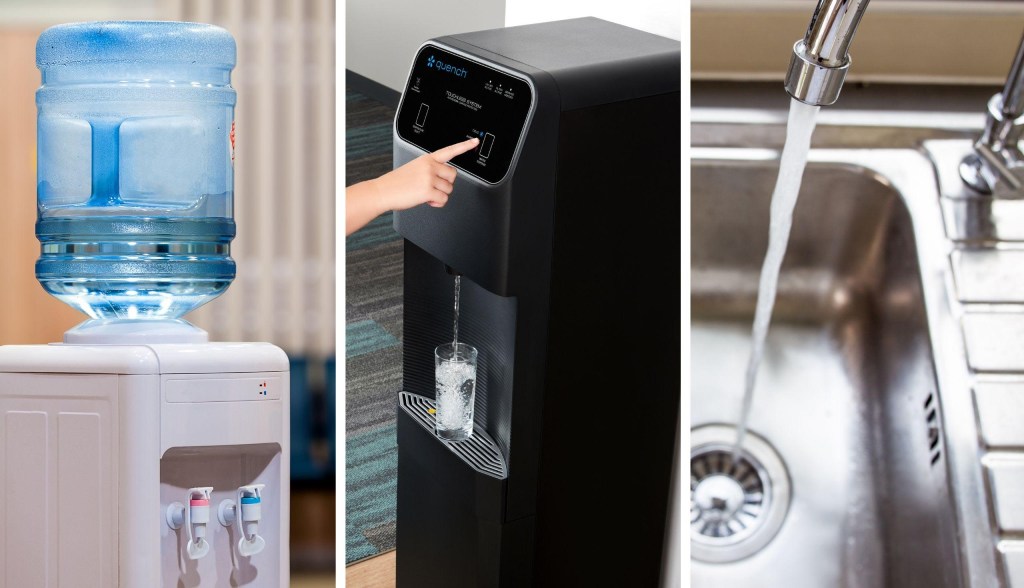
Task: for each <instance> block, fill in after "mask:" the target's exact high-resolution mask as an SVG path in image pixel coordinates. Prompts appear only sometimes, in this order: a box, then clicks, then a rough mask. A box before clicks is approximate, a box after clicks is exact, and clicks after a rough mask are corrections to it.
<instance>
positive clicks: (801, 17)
mask: <svg viewBox="0 0 1024 588" xmlns="http://www.w3.org/2000/svg"><path fill="white" fill-rule="evenodd" d="M814 5H815V2H814V0H807V1H806V2H799V3H794V2H776V3H774V4H773V3H771V2H760V3H756V4H754V3H751V2H743V1H742V0H725V1H717V2H705V1H702V0H696V1H695V2H694V6H693V9H692V12H691V16H692V18H691V33H692V36H691V54H692V74H693V77H694V78H695V79H738V80H776V79H777V80H781V79H782V78H783V76H784V75H785V72H786V67H787V66H788V64H789V55H790V50H791V48H792V46H793V43H794V42H796V41H797V40H798V39H800V38H803V35H804V33H805V32H806V30H807V25H808V22H809V21H810V16H811V13H812V11H813V8H814ZM1022 32H1024V3H1002V2H1000V3H991V2H956V3H951V2H888V3H886V2H878V1H876V2H872V3H871V5H870V6H869V7H868V9H867V13H866V16H865V17H864V21H863V22H862V23H861V26H860V28H859V30H858V31H857V36H856V38H855V39H854V42H853V46H852V48H851V55H852V56H853V64H852V66H851V68H850V74H849V78H848V79H850V80H852V81H874V82H888V81H901V82H931V83H953V84H963V83H970V84H979V83H989V84H998V83H1001V82H1002V81H1003V79H1004V78H1005V76H1006V72H1007V70H1008V69H1009V67H1010V62H1011V60H1012V59H1013V55H1014V53H1015V50H1016V48H1017V44H1018V42H1019V41H1020V37H1021V33H1022Z"/></svg>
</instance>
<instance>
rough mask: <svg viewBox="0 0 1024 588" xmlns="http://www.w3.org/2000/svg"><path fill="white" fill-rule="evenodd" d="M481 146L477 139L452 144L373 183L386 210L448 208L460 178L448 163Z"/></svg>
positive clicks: (420, 157) (421, 157)
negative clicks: (427, 207) (429, 206)
mask: <svg viewBox="0 0 1024 588" xmlns="http://www.w3.org/2000/svg"><path fill="white" fill-rule="evenodd" d="M479 144H480V140H479V139H477V138H475V137H474V138H473V139H469V140H466V141H463V142H461V143H456V144H454V145H449V146H448V147H444V148H442V149H438V150H437V151H434V152H433V153H427V154H425V155H421V156H419V157H417V158H416V159H414V160H412V161H410V162H409V163H407V164H405V165H403V166H401V167H399V168H398V169H396V170H393V171H391V172H388V173H386V174H384V175H383V176H381V177H379V178H377V179H375V180H371V182H372V183H373V184H374V188H375V189H376V191H377V194H378V197H379V198H380V202H381V204H383V206H384V207H385V209H386V210H405V209H407V208H412V207H414V206H418V205H420V204H423V203H427V204H429V205H431V206H434V207H441V206H444V205H445V203H447V202H448V196H449V195H450V194H451V193H452V186H453V184H454V183H455V176H456V175H458V172H457V171H456V169H455V168H454V167H452V166H450V165H448V162H449V161H450V160H452V159H453V158H455V157H457V156H459V155H461V154H463V153H465V152H467V151H471V150H473V149H475V148H476V146H477V145H479Z"/></svg>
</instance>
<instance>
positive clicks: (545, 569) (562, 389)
mask: <svg viewBox="0 0 1024 588" xmlns="http://www.w3.org/2000/svg"><path fill="white" fill-rule="evenodd" d="M679 128H680V101H679V94H678V93H671V94H663V95H658V96H653V97H649V98H645V99H641V100H633V101H627V102H619V103H615V104H609V105H604V106H599V107H594V108H587V109H580V110H574V111H569V112H565V113H563V115H562V120H561V125H560V131H559V137H560V138H559V159H558V162H559V163H558V185H557V188H556V189H557V199H556V210H555V233H554V255H553V261H552V271H551V276H552V278H551V279H552V287H551V311H550V332H549V339H548V358H549V360H548V361H549V365H548V369H547V379H546V384H545V395H544V408H543V411H544V412H543V421H544V422H543V435H542V439H543V445H542V447H541V461H540V483H539V495H538V511H537V529H536V538H537V559H536V563H535V565H536V585H538V586H656V585H657V583H658V577H659V573H660V569H661V557H662V546H663V542H664V535H665V528H666V512H667V507H668V499H669V484H670V477H671V464H672V459H673V455H672V452H673V447H674V440H675V429H676V422H677V418H678V411H679V402H680V395H681V382H680V356H681V347H680V309H679V304H680V296H681V287H680V271H681V263H680V243H681V241H680V239H681V234H680V220H679V219H680V212H681V209H680V207H681V191H680V166H681V160H680V137H679ZM609 138H613V139H609ZM513 474H514V471H513Z"/></svg>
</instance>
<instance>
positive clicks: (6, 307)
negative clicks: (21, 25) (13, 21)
mask: <svg viewBox="0 0 1024 588" xmlns="http://www.w3.org/2000/svg"><path fill="white" fill-rule="evenodd" d="M39 33H40V29H31V30H19V29H0V87H2V88H3V91H2V92H0V129H2V132H0V182H2V183H0V345H9V344H12V343H48V342H52V341H59V340H60V338H61V335H62V334H63V332H64V331H65V330H67V329H68V328H69V327H71V326H73V325H75V324H76V323H78V322H81V321H82V320H85V318H86V317H85V316H84V315H82V314H80V313H78V312H76V311H74V310H72V309H71V308H70V307H68V306H66V305H65V304H62V303H61V302H58V301H57V300H56V299H55V298H52V297H50V296H49V295H48V294H46V293H45V292H44V291H43V289H42V288H41V287H40V286H39V283H38V282H37V281H36V277H35V261H36V258H38V257H39V242H38V241H37V240H36V237H35V221H36V170H35V156H36V107H35V90H36V88H37V87H38V86H39V71H38V70H37V69H36V67H35V45H36V37H38V36H39Z"/></svg>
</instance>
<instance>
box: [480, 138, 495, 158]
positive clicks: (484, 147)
mask: <svg viewBox="0 0 1024 588" xmlns="http://www.w3.org/2000/svg"><path fill="white" fill-rule="evenodd" d="M491 147H494V135H492V134H490V133H487V134H486V135H484V140H483V142H482V143H480V157H482V158H484V159H487V158H488V157H490V156H491Z"/></svg>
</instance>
